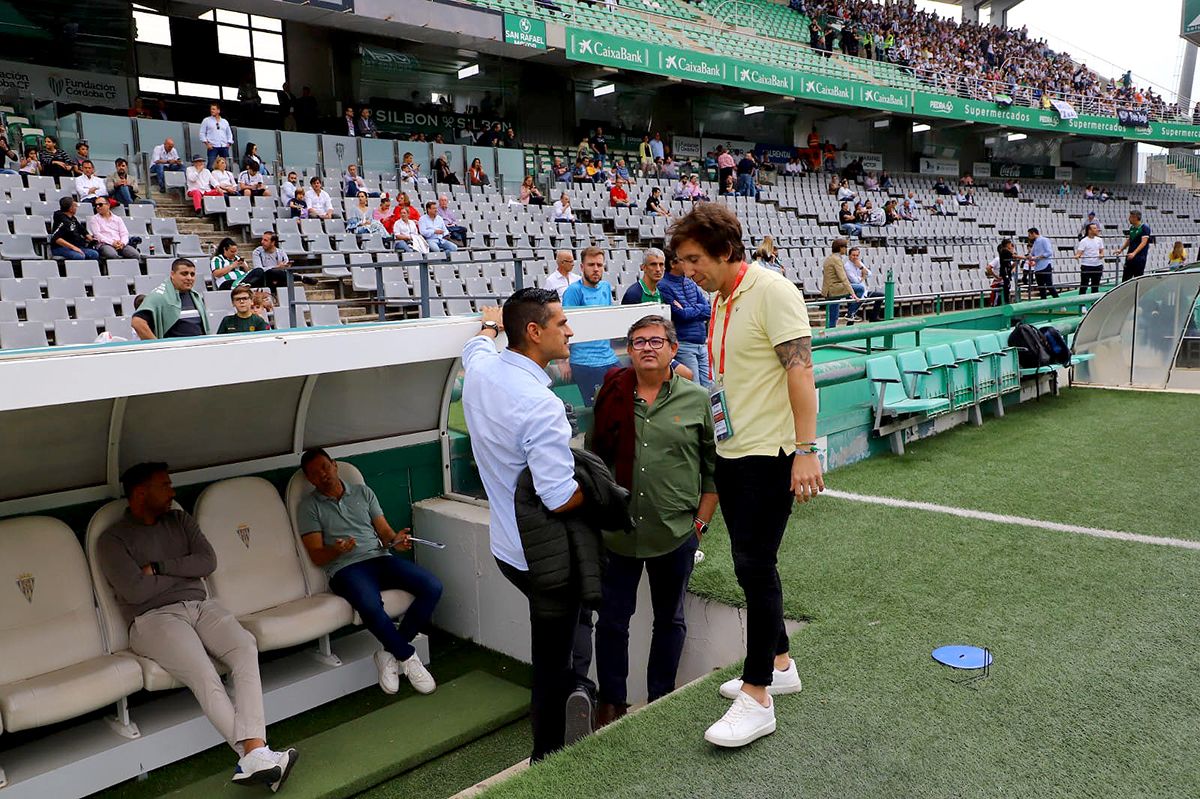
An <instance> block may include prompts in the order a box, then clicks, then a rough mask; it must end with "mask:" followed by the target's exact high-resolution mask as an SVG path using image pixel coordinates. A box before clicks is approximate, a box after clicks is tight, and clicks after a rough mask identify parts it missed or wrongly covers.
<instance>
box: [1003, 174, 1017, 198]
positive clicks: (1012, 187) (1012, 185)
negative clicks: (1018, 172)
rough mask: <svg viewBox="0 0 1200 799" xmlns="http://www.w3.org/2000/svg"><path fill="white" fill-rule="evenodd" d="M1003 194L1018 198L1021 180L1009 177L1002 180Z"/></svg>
mask: <svg viewBox="0 0 1200 799" xmlns="http://www.w3.org/2000/svg"><path fill="white" fill-rule="evenodd" d="M1004 196H1005V197H1010V198H1012V199H1019V198H1020V196H1021V181H1019V180H1013V179H1012V178H1009V179H1008V180H1006V181H1004Z"/></svg>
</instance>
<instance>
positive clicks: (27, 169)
mask: <svg viewBox="0 0 1200 799" xmlns="http://www.w3.org/2000/svg"><path fill="white" fill-rule="evenodd" d="M17 171H18V172H20V173H21V174H22V175H40V174H42V159H41V157H40V156H39V155H38V151H37V148H36V147H26V148H25V155H23V156H21V166H20V167H19V168H18V169H17Z"/></svg>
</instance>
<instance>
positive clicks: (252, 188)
mask: <svg viewBox="0 0 1200 799" xmlns="http://www.w3.org/2000/svg"><path fill="white" fill-rule="evenodd" d="M238 191H239V192H241V193H242V194H244V195H245V196H247V197H270V196H271V190H270V189H268V188H267V186H266V183H265V182H264V181H263V176H262V173H261V172H259V171H258V164H256V163H254V162H253V161H247V162H246V168H245V169H243V170H242V172H241V174H240V175H238Z"/></svg>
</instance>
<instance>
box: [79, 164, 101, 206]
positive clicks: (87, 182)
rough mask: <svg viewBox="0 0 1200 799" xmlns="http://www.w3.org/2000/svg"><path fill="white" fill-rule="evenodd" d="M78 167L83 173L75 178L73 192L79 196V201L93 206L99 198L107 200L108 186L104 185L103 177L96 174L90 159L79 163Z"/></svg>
mask: <svg viewBox="0 0 1200 799" xmlns="http://www.w3.org/2000/svg"><path fill="white" fill-rule="evenodd" d="M80 169H82V170H83V174H82V175H80V176H79V177H77V178H75V194H77V195H78V196H79V202H81V203H83V202H89V203H91V204H92V206H93V207H95V205H96V204H97V203H98V202H99V201H100V200H101V199H103V200H104V202H108V188H107V187H106V186H105V185H104V178H101V177H97V176H96V166H95V165H94V164H93V163H92V161H91V159H88V160H86V161H84V162H83V163H82V164H80Z"/></svg>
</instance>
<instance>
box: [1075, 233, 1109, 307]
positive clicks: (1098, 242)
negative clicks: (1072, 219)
mask: <svg viewBox="0 0 1200 799" xmlns="http://www.w3.org/2000/svg"><path fill="white" fill-rule="evenodd" d="M1099 233H1100V230H1099V229H1098V228H1097V226H1096V225H1095V224H1091V225H1088V226H1087V235H1085V236H1084V237H1083V238H1082V239H1080V240H1079V243H1078V244H1076V245H1075V259H1076V260H1077V261H1079V293H1080V294H1087V293H1088V289H1089V288H1090V289H1091V290H1092V292H1093V293H1099V292H1100V276H1101V275H1102V274H1104V239H1102V238H1100V236H1099V235H1098V234H1099Z"/></svg>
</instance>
